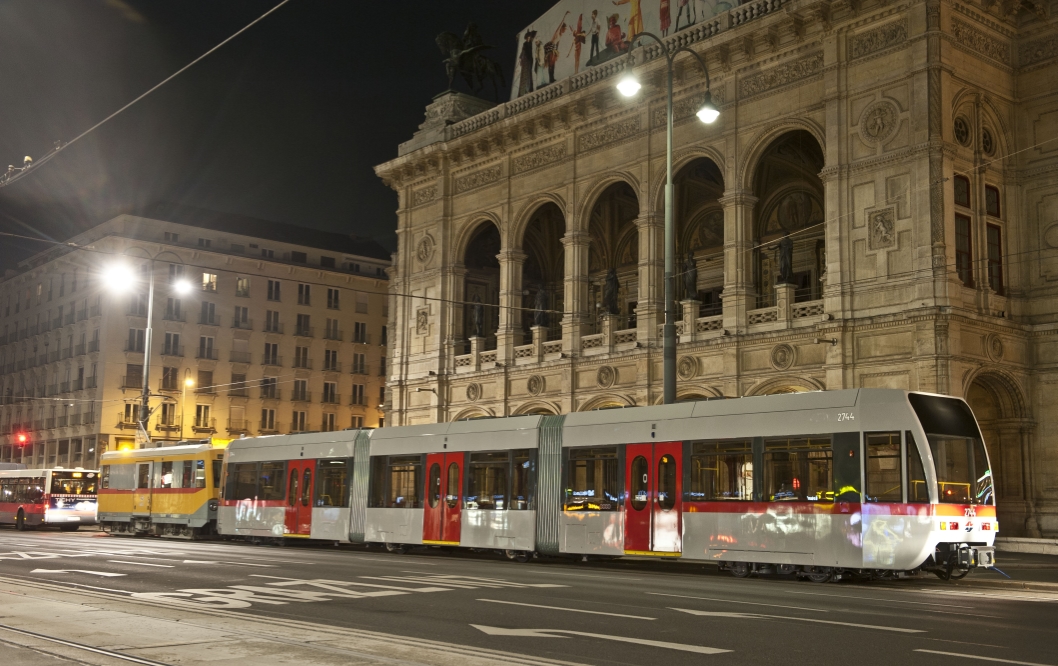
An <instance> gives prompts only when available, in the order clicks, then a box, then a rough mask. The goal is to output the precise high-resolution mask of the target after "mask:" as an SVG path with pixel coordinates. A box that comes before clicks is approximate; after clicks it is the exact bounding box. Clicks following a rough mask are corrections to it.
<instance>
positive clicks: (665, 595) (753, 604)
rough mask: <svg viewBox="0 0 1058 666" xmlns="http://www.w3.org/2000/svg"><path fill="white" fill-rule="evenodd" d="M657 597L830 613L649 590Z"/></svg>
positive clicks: (814, 609)
mask: <svg viewBox="0 0 1058 666" xmlns="http://www.w3.org/2000/svg"><path fill="white" fill-rule="evenodd" d="M647 594H651V595H653V596H655V597H679V598H680V599H701V600H703V601H720V602H723V603H725V604H744V605H747V606H767V607H769V608H790V609H793V610H803V611H811V612H813V613H829V612H830V611H828V610H823V609H822V608H805V607H804V606H780V605H779V604H762V603H756V602H753V601H733V600H731V599H714V598H712V597H692V596H689V595H686V594H664V593H662V592H647Z"/></svg>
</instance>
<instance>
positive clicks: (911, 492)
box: [904, 431, 929, 504]
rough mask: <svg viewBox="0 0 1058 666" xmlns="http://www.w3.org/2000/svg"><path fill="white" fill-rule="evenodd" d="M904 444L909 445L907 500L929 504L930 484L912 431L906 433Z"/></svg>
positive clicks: (911, 502)
mask: <svg viewBox="0 0 1058 666" xmlns="http://www.w3.org/2000/svg"><path fill="white" fill-rule="evenodd" d="M904 445H905V446H906V447H907V472H906V473H907V501H908V503H909V504H929V486H928V485H927V484H926V472H925V471H924V469H923V467H922V456H921V454H919V452H918V445H917V444H915V437H914V435H912V434H911V431H908V432H906V433H904Z"/></svg>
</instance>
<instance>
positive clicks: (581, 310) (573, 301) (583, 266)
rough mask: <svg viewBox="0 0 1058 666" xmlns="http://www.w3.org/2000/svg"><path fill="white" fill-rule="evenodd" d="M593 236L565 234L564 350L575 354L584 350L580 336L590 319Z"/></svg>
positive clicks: (583, 233)
mask: <svg viewBox="0 0 1058 666" xmlns="http://www.w3.org/2000/svg"><path fill="white" fill-rule="evenodd" d="M590 239H591V237H590V236H589V234H588V232H586V231H567V232H566V235H564V236H563V237H562V246H563V248H564V249H565V252H564V254H565V263H566V267H565V275H564V278H563V283H564V284H563V286H564V291H563V300H564V301H565V303H564V306H563V309H564V310H565V313H564V314H563V315H562V351H563V352H565V353H566V354H574V353H577V352H579V351H580V336H581V335H582V333H583V330H584V324H586V323H587V322H588V318H589V308H590V307H591V304H590V303H588V243H589V241H590Z"/></svg>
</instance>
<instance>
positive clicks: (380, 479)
mask: <svg viewBox="0 0 1058 666" xmlns="http://www.w3.org/2000/svg"><path fill="white" fill-rule="evenodd" d="M388 470H389V467H388V465H387V464H386V457H385V456H376V457H374V458H372V459H371V476H370V484H369V485H370V487H369V489H368V494H367V506H368V507H369V508H371V509H381V508H384V507H385V506H386V473H387V471H388Z"/></svg>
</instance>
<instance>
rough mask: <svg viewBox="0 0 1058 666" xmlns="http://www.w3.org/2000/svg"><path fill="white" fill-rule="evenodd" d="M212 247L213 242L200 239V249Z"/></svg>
mask: <svg viewBox="0 0 1058 666" xmlns="http://www.w3.org/2000/svg"><path fill="white" fill-rule="evenodd" d="M211 245H213V241H211V240H210V239H208V238H199V239H198V246H199V247H209V246H211Z"/></svg>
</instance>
